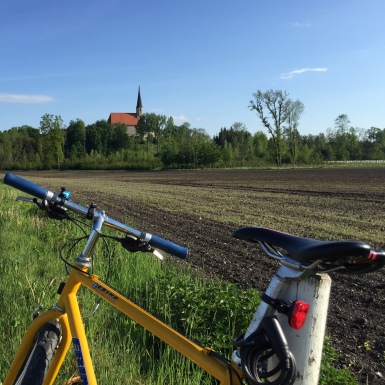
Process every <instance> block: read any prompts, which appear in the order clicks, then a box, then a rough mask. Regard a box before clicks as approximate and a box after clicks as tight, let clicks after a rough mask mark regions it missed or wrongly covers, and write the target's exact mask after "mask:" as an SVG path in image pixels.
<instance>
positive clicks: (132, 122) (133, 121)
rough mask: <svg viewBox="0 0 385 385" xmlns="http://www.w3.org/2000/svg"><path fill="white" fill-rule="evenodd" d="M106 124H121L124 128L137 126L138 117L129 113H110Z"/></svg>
mask: <svg viewBox="0 0 385 385" xmlns="http://www.w3.org/2000/svg"><path fill="white" fill-rule="evenodd" d="M108 123H110V124H115V123H123V124H125V125H126V126H136V125H137V124H138V116H137V115H136V114H135V113H130V112H111V114H110V117H109V118H108Z"/></svg>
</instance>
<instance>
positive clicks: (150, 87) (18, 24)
mask: <svg viewBox="0 0 385 385" xmlns="http://www.w3.org/2000/svg"><path fill="white" fill-rule="evenodd" d="M384 16H385V1H384V0H324V1H311V0H310V1H309V0H291V1H287V0H279V1H278V0H276V1H274V0H269V1H266V0H238V1H235V0H232V1H228V0H221V1H219V0H205V1H204V0H190V1H185V0H166V1H157V0H137V1H130V0H108V1H105V0H104V1H102V0H81V1H79V0H66V1H52V0H49V1H48V0H2V1H1V2H0V36H1V39H0V52H1V54H0V130H8V129H10V128H12V127H18V126H22V125H24V124H25V125H30V126H33V127H36V128H38V127H39V124H40V119H41V117H42V116H43V115H44V114H46V113H49V114H54V115H61V117H62V118H63V120H64V123H65V124H68V123H69V122H70V121H71V120H73V119H78V118H79V119H82V120H84V121H85V123H86V124H91V123H94V122H95V121H97V120H100V119H108V116H109V114H110V112H135V106H136V98H137V90H138V84H139V83H140V86H141V95H142V101H143V107H144V111H145V112H154V113H157V114H163V115H166V116H173V117H174V120H175V123H176V124H181V123H182V122H184V121H188V122H189V123H190V124H191V126H192V127H195V128H204V129H205V130H206V132H207V133H208V134H210V135H214V134H216V133H218V132H219V130H220V128H221V127H230V126H231V125H232V124H233V123H234V122H242V123H244V124H245V125H246V127H247V129H248V130H249V131H250V132H251V133H255V132H257V131H260V130H262V131H265V130H264V128H263V127H262V126H261V123H260V121H259V120H258V118H257V116H256V114H255V113H254V112H251V111H250V110H249V109H248V106H249V102H250V100H251V99H252V94H253V93H254V92H256V91H257V90H262V91H267V90H269V89H274V90H278V89H280V90H286V91H287V92H288V93H289V96H290V98H291V99H293V100H296V99H299V100H301V101H302V103H303V104H304V105H305V113H304V115H303V116H302V118H301V121H300V126H299V131H300V133H301V134H303V135H306V134H319V133H321V132H326V129H327V128H328V127H334V119H335V118H336V117H337V116H338V115H340V114H347V115H348V116H349V118H350V121H351V124H352V126H354V127H360V128H364V129H368V128H370V127H371V126H375V127H380V128H385V108H384V104H385V101H384V99H385V98H384V94H385V76H384V71H385V27H384Z"/></svg>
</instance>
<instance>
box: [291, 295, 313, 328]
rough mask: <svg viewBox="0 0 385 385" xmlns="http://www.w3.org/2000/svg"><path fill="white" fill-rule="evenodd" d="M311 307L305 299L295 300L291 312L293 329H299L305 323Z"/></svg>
mask: <svg viewBox="0 0 385 385" xmlns="http://www.w3.org/2000/svg"><path fill="white" fill-rule="evenodd" d="M309 307H310V306H309V304H307V303H306V302H304V301H294V302H293V303H292V305H291V311H290V313H289V325H290V326H291V327H292V328H293V329H297V330H299V329H301V328H302V326H303V325H304V324H305V321H306V317H307V313H308V311H309Z"/></svg>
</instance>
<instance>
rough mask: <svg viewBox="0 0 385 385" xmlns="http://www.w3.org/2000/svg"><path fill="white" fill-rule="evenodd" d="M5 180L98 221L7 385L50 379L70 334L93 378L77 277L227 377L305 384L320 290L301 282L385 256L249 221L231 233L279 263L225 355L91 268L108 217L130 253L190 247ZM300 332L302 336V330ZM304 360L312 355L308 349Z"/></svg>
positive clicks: (236, 381)
mask: <svg viewBox="0 0 385 385" xmlns="http://www.w3.org/2000/svg"><path fill="white" fill-rule="evenodd" d="M4 183H5V184H7V185H10V186H12V187H15V188H17V189H19V190H21V191H23V192H24V193H27V194H29V195H31V196H33V198H30V197H18V198H17V200H20V201H25V202H31V203H34V204H36V205H37V206H38V207H39V208H40V209H42V210H45V212H46V213H47V215H48V216H49V217H50V218H52V219H57V220H70V219H72V217H71V216H70V214H69V213H70V212H72V213H74V214H75V215H80V216H83V217H85V218H86V219H87V220H89V221H91V223H92V226H91V231H90V233H89V235H88V237H87V241H86V244H85V246H84V248H83V251H82V252H81V253H80V254H79V255H78V256H77V258H76V259H75V261H74V264H73V265H72V267H71V271H70V273H69V276H68V278H67V281H66V282H65V283H64V284H62V285H61V286H60V288H59V291H58V293H59V298H58V300H57V302H56V304H55V305H54V306H53V307H52V308H51V309H49V310H48V311H46V312H44V313H41V314H40V309H39V310H38V311H37V312H36V314H35V316H34V320H33V322H32V323H31V325H30V326H29V328H28V329H27V332H26V334H25V336H24V338H23V340H22V342H21V345H20V347H19V349H18V351H17V352H16V355H15V358H14V360H13V362H12V364H11V367H10V369H9V372H8V374H7V376H6V378H5V380H4V382H3V385H10V384H21V385H23V384H24V385H25V384H29V385H35V384H36V385H37V384H39V385H40V384H43V385H47V384H52V383H53V382H54V381H55V378H56V376H57V374H58V372H59V370H60V367H61V365H62V363H63V361H64V358H65V356H66V354H67V351H68V350H69V347H70V345H71V342H72V344H73V348H74V351H75V356H76V360H77V364H78V369H79V374H80V378H81V382H82V384H83V385H84V384H91V385H95V384H96V383H97V382H96V377H95V373H94V369H93V364H92V360H91V354H90V350H89V347H88V342H87V337H86V334H85V331H84V326H83V322H82V318H81V314H80V308H79V304H78V301H77V297H76V294H77V292H78V290H79V288H80V286H84V287H86V288H87V289H89V290H90V291H92V292H93V293H95V294H96V295H98V296H99V297H100V298H101V299H103V300H105V301H106V302H108V303H109V304H110V305H112V306H113V307H115V308H116V309H118V310H119V311H120V312H122V313H124V314H125V315H127V316H128V317H129V318H131V319H132V320H134V321H135V322H137V323H139V324H140V325H142V326H143V327H144V328H146V329H147V330H148V331H149V332H150V333H152V334H153V335H155V336H157V337H158V338H160V339H161V340H163V341H164V342H165V343H166V344H168V345H169V346H171V347H173V348H174V349H176V350H177V351H179V352H180V353H181V354H182V355H184V356H186V357H187V358H188V359H189V360H191V361H192V362H194V363H195V364H197V365H198V366H200V367H201V368H202V369H203V370H205V371H206V372H208V373H209V374H211V375H212V376H213V377H214V378H216V379H217V380H219V382H220V384H222V385H241V384H244V383H245V382H246V383H248V384H253V385H254V384H257V385H259V384H265V383H270V384H273V385H286V384H287V385H291V384H294V383H295V382H296V383H301V382H300V381H302V380H303V378H304V376H305V375H304V373H305V371H306V369H305V368H304V367H303V366H304V364H303V361H298V357H299V352H298V349H299V348H300V347H301V345H302V344H304V343H307V342H308V341H310V339H311V335H310V334H309V333H310V332H309V330H310V329H311V328H312V327H314V325H315V320H314V319H310V320H309V319H308V318H309V314H311V312H312V311H313V309H314V308H316V307H317V302H320V301H319V298H318V299H317V298H314V295H312V296H310V299H309V300H308V302H307V301H304V300H303V298H302V299H301V296H303V297H306V295H305V294H306V293H305V292H304V290H303V289H301V286H300V285H301V284H302V283H306V282H310V281H312V280H315V281H319V280H320V277H322V276H324V277H328V273H330V272H336V273H344V274H364V273H369V272H372V271H375V270H377V269H380V268H381V267H383V266H384V265H385V251H382V250H375V249H373V248H371V247H370V246H368V245H366V244H365V243H362V242H354V241H341V242H328V241H320V240H316V239H311V238H303V237H298V236H294V235H291V234H288V233H282V232H279V231H276V230H272V229H267V228H263V227H244V228H241V229H239V230H237V231H235V232H234V234H233V236H234V237H236V238H238V239H242V240H246V241H250V242H254V243H259V244H260V245H261V246H262V248H263V250H264V251H265V252H266V253H267V255H268V256H270V257H272V258H274V259H276V260H277V261H278V262H279V263H280V265H281V266H280V268H279V269H278V271H277V273H275V275H274V276H273V277H272V279H271V281H270V284H269V286H268V288H267V290H266V291H265V293H264V294H263V296H262V302H261V304H260V305H259V307H258V309H257V311H256V313H255V314H254V316H253V318H252V321H251V323H250V326H249V328H248V329H247V331H246V333H245V334H243V335H240V336H237V337H235V338H234V340H233V346H234V348H235V350H234V353H233V355H232V357H231V359H227V358H225V357H222V356H221V355H220V354H218V353H216V352H215V351H213V350H212V349H210V348H203V347H201V346H199V345H198V344H196V343H194V342H192V341H190V340H189V339H188V338H186V337H185V336H183V335H181V334H180V333H178V332H177V331H175V330H174V329H172V328H171V327H169V326H168V325H166V324H165V323H163V322H161V321H160V320H158V319H156V318H155V317H154V316H152V315H151V314H150V313H148V312H146V311H145V310H144V309H142V308H140V307H139V306H137V305H135V304H134V303H133V302H131V301H130V300H129V299H127V298H126V297H125V296H124V295H122V294H120V293H118V292H117V291H116V290H115V289H113V288H112V287H110V286H109V285H108V284H107V283H105V282H103V281H102V280H101V279H100V278H99V277H98V276H97V275H95V274H90V273H89V272H88V270H89V268H90V267H91V264H92V256H91V253H92V251H93V249H94V247H95V245H96V243H97V241H98V240H99V239H100V238H101V237H102V228H103V226H106V227H109V228H111V229H113V230H114V231H116V232H118V233H122V234H123V235H124V236H123V237H121V236H109V237H110V238H111V239H113V240H115V241H117V242H119V243H120V244H121V245H122V246H123V247H124V248H125V249H126V250H128V251H131V252H136V251H140V252H151V253H154V254H155V255H157V256H158V257H160V256H161V255H160V253H159V252H158V251H157V249H159V250H162V251H164V252H166V253H169V254H171V255H174V256H176V257H178V258H181V259H185V258H186V257H187V254H188V250H187V248H185V247H183V246H180V245H177V244H175V243H173V242H170V241H167V240H165V239H163V238H160V237H157V236H154V235H151V234H149V233H145V232H142V231H139V230H136V229H134V228H132V227H129V226H127V225H125V224H123V223H120V222H118V221H116V220H114V219H112V218H109V217H108V216H107V214H106V213H105V211H104V210H101V209H99V208H98V207H97V206H96V205H95V204H93V203H92V204H90V205H89V207H84V206H82V205H79V204H76V203H74V202H73V201H72V200H71V199H70V198H71V194H70V193H69V192H68V191H67V190H65V189H64V188H61V190H60V191H59V192H58V193H57V194H55V193H53V192H51V191H49V190H47V189H45V188H43V187H41V186H38V185H36V184H34V183H32V182H30V181H28V180H26V179H23V178H21V177H18V176H16V175H14V174H12V173H7V174H6V176H5V178H4ZM291 287H293V288H294V292H295V294H294V295H293V294H291V293H290V288H291ZM328 297H329V292H328V291H327V290H326V291H325V298H326V299H327V300H328ZM321 313H322V312H321ZM323 313H325V314H321V316H320V319H321V321H320V323H319V326H318V328H319V329H318V333H317V334H319V337H320V338H318V339H321V340H323V335H324V330H325V323H326V313H327V311H326V312H325V311H324V312H323ZM310 318H312V317H310ZM313 318H315V317H313ZM285 319H286V320H288V322H287V321H284V320H285ZM304 325H306V327H307V329H306V327H305V326H304ZM304 330H305V331H304ZM303 331H304V332H303ZM301 332H302V333H303V334H302V337H301V338H302V340H298V339H296V338H298V337H299V336H301ZM313 334H314V333H313ZM293 336H294V337H293ZM293 338H294V340H293ZM293 341H294V342H293ZM298 341H300V342H298ZM313 348H314V346H313ZM315 350H316V352H313V353H314V356H312V357H311V358H312V360H313V361H314V362H316V365H315V366H316V371H317V370H318V372H319V364H320V362H319V361H320V358H319V357H320V354H321V352H322V342H321V345H318V346H317V347H316V348H315ZM313 353H312V354H313ZM316 355H317V357H316ZM306 360H307V361H311V360H310V359H309V357H306ZM317 365H318V366H317ZM311 381H313V382H307V384H310V383H311V384H316V383H317V382H318V373H316V374H315V375H314V376H313V379H312V380H311Z"/></svg>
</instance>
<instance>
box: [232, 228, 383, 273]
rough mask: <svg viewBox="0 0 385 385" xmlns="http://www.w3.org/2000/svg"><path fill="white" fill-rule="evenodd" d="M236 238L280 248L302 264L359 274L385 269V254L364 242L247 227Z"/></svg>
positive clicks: (238, 231)
mask: <svg viewBox="0 0 385 385" xmlns="http://www.w3.org/2000/svg"><path fill="white" fill-rule="evenodd" d="M233 236H234V237H235V238H238V239H243V240H245V241H249V242H260V243H264V244H267V245H269V246H274V247H278V248H280V249H283V250H285V251H286V252H287V255H288V257H290V258H292V259H294V260H296V261H298V262H301V263H311V262H314V261H322V263H324V264H327V265H329V267H330V268H332V267H333V266H335V267H337V266H344V267H345V268H346V271H345V272H350V273H355V274H358V273H368V272H371V271H375V270H377V269H379V268H381V267H383V266H384V265H385V251H384V250H375V249H372V248H371V247H370V246H369V245H367V244H366V243H363V242H356V241H339V242H332V241H320V240H318V239H313V238H305V237H298V236H295V235H292V234H288V233H283V232H280V231H276V230H272V229H268V228H264V227H243V228H241V229H239V230H236V231H235V232H234V233H233ZM341 272H344V271H341Z"/></svg>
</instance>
